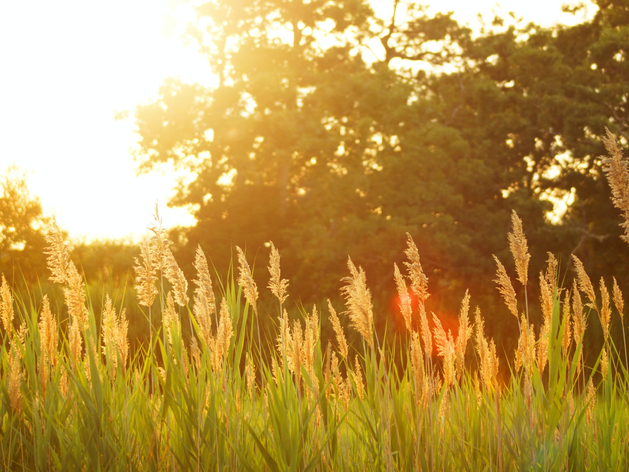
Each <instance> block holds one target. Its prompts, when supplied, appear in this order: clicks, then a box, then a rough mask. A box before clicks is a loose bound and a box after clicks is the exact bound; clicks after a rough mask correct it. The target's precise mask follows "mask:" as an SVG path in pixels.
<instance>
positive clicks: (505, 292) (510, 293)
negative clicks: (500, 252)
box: [494, 256, 519, 318]
mask: <svg viewBox="0 0 629 472" xmlns="http://www.w3.org/2000/svg"><path fill="white" fill-rule="evenodd" d="M494 260H495V261H496V265H497V266H498V269H497V272H496V276H497V278H496V279H495V280H494V282H496V284H498V287H497V289H498V291H499V292H500V294H501V295H502V298H503V299H504V301H505V304H506V305H507V308H509V311H510V312H511V314H512V315H513V316H515V317H516V318H519V316H518V301H517V298H516V296H515V290H514V289H513V285H512V284H511V279H510V278H509V276H508V275H507V271H506V270H505V268H504V266H503V265H502V263H501V262H500V260H499V259H498V258H497V257H496V256H494Z"/></svg>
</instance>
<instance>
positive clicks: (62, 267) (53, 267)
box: [44, 218, 70, 284]
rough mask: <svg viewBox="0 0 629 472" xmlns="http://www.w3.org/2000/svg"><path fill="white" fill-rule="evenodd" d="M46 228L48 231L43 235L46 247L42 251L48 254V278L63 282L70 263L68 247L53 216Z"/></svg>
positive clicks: (65, 279)
mask: <svg viewBox="0 0 629 472" xmlns="http://www.w3.org/2000/svg"><path fill="white" fill-rule="evenodd" d="M47 229H48V232H47V233H46V236H45V237H46V242H47V243H48V247H47V248H46V250H45V251H44V253H45V254H47V255H48V269H50V272H51V275H50V277H49V279H50V281H51V282H57V283H60V284H65V283H66V281H67V278H68V266H69V265H70V256H69V255H68V248H67V246H66V243H65V241H64V238H63V234H62V233H61V230H60V229H59V226H57V220H56V219H55V218H53V219H52V220H51V222H50V224H49V225H48V228H47Z"/></svg>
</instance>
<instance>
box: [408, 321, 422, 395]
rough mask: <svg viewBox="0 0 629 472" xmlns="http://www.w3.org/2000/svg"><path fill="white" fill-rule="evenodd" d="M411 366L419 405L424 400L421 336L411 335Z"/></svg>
mask: <svg viewBox="0 0 629 472" xmlns="http://www.w3.org/2000/svg"><path fill="white" fill-rule="evenodd" d="M411 366H412V367H413V377H414V384H415V401H416V403H417V404H418V405H419V403H420V400H421V399H422V389H423V386H424V375H425V369H424V359H423V353H422V347H421V343H420V341H419V334H417V333H416V332H413V333H412V334H411Z"/></svg>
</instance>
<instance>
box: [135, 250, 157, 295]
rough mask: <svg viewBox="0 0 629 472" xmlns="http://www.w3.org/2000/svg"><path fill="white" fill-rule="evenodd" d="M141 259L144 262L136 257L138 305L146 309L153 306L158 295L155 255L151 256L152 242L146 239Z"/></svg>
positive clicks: (141, 251)
mask: <svg viewBox="0 0 629 472" xmlns="http://www.w3.org/2000/svg"><path fill="white" fill-rule="evenodd" d="M140 257H141V259H142V261H141V262H140V260H138V258H137V257H136V258H135V259H134V260H135V266H134V267H133V269H134V271H135V282H136V283H135V290H136V293H137V297H138V303H139V304H140V305H144V306H146V307H151V306H153V301H155V296H156V295H157V287H155V282H156V281H157V277H155V264H154V262H153V255H152V254H151V247H150V242H149V240H148V239H147V238H144V240H143V241H142V243H141V244H140Z"/></svg>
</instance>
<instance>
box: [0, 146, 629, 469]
mask: <svg viewBox="0 0 629 472" xmlns="http://www.w3.org/2000/svg"><path fill="white" fill-rule="evenodd" d="M606 142H607V144H608V148H609V149H610V154H611V155H612V157H611V158H610V159H609V160H607V161H606V166H607V167H606V169H611V170H608V174H609V175H612V174H613V173H614V172H626V170H627V167H626V164H625V161H624V160H623V159H622V156H621V155H620V151H618V149H617V148H614V147H613V146H615V141H613V137H611V136H610V137H608V138H607V141H606ZM614 159H616V161H617V162H615V161H614ZM613 165H615V166H616V168H617V169H620V170H616V171H614V170H613V169H612V167H611V166H613ZM614 175H615V174H614ZM614 175H612V177H614ZM628 175H629V174H628ZM621 177H622V176H621ZM615 180H616V181H621V182H623V183H622V185H625V186H626V190H627V195H629V178H628V179H627V180H624V181H623V180H622V178H616V179H615ZM615 180H614V178H610V182H611V183H612V188H613V185H614V181H615ZM623 198H624V193H623V192H621V191H617V190H616V189H614V201H615V202H617V204H619V206H621V209H622V208H623V207H622V205H625V204H626V208H628V209H629V198H628V199H627V200H623ZM618 202H620V203H618ZM628 214H629V213H628ZM512 221H513V228H512V232H511V233H510V234H509V236H508V240H509V244H510V248H511V251H512V253H513V256H514V259H515V265H516V272H517V281H518V283H520V284H521V285H523V286H524V288H526V287H527V286H529V285H530V284H531V283H532V282H531V280H529V274H528V261H529V256H528V248H527V243H526V237H525V235H524V231H523V229H522V223H521V221H520V220H519V218H518V217H517V215H516V214H515V213H514V214H513V220H512ZM49 245H50V246H49V250H48V256H49V267H50V269H51V274H52V275H51V277H50V280H51V281H53V282H56V283H59V284H60V285H61V286H62V287H63V293H64V299H65V304H66V310H67V315H68V320H67V322H66V321H65V320H64V322H63V324H62V325H63V326H64V329H63V330H62V329H60V323H59V319H58V317H57V316H56V315H55V314H54V313H53V311H52V310H51V309H50V303H49V302H48V299H47V298H46V297H44V300H43V302H42V303H41V304H39V303H34V302H33V301H32V300H28V299H23V298H20V297H16V296H15V294H14V293H13V292H12V290H11V288H10V287H9V286H8V284H7V283H6V280H4V278H3V281H2V286H1V289H0V295H1V297H0V298H1V313H0V314H1V321H2V328H1V330H0V336H1V338H0V341H1V347H0V374H1V379H2V380H1V383H0V467H1V468H2V469H3V470H156V471H157V470H164V471H166V470H199V471H200V470H204V471H205V470H252V471H257V470H269V471H280V470H281V471H284V470H306V471H307V470H365V469H366V468H370V469H372V470H387V471H389V470H430V471H442V470H443V471H445V470H467V471H477V470H495V471H511V470H562V471H563V470H571V471H572V470H627V469H629V405H628V400H629V391H628V389H629V375H628V373H627V369H626V366H627V362H626V359H625V358H621V356H620V355H619V351H620V350H619V349H618V348H617V346H616V345H615V344H614V342H613V340H612V338H611V337H610V336H609V333H610V329H611V327H612V326H614V325H618V324H619V325H620V327H621V328H622V329H623V342H624V320H623V310H624V302H623V299H622V293H621V291H620V288H619V287H618V285H617V284H616V283H615V280H614V285H613V288H612V291H611V293H612V295H611V296H610V291H609V290H608V288H607V287H606V285H605V283H604V281H601V282H600V283H599V284H598V290H597V289H595V288H594V287H595V285H594V284H592V282H591V281H590V279H589V277H588V276H587V273H586V271H585V268H584V267H583V265H582V264H581V263H580V261H579V260H578V259H577V258H575V259H574V266H575V269H576V272H577V277H576V281H575V283H574V285H573V286H572V288H571V289H567V288H562V287H560V286H559V284H558V280H559V276H558V273H559V268H558V264H557V261H556V260H555V258H554V257H552V255H551V256H549V259H548V268H547V270H546V271H545V272H543V273H541V274H539V284H540V293H541V299H540V301H539V303H540V304H541V307H542V310H541V311H542V313H543V322H542V326H540V327H539V328H537V327H535V326H533V325H532V324H531V322H530V320H529V317H528V304H529V301H528V300H527V299H526V298H525V299H524V300H518V299H517V297H516V295H515V293H516V292H515V289H514V288H513V284H512V280H511V278H510V277H509V275H508V273H507V271H506V269H505V268H504V266H503V264H502V263H501V262H500V261H499V260H498V259H496V262H497V278H496V284H497V288H498V290H499V291H500V293H501V294H502V295H503V297H504V299H505V302H506V308H505V311H504V313H505V314H506V316H513V318H511V319H512V322H513V323H515V324H517V325H518V327H519V332H520V338H519V343H518V348H517V350H516V352H515V353H514V356H513V358H512V359H513V360H512V362H511V363H509V364H508V365H499V361H498V356H497V355H496V349H497V348H496V343H495V341H494V340H492V339H488V338H487V337H486V335H485V332H484V323H485V322H484V317H483V315H482V314H481V313H480V311H479V310H478V309H476V310H475V311H474V313H473V315H472V314H471V313H470V311H471V306H473V294H472V295H470V294H469V293H468V294H466V296H465V298H464V299H463V300H462V303H461V310H460V314H459V325H458V329H457V330H456V332H455V333H452V332H451V331H450V330H448V331H446V330H445V329H444V327H443V326H442V324H441V322H440V320H439V318H438V317H437V316H435V315H434V314H428V313H427V312H426V309H425V305H424V302H425V300H426V298H427V297H428V296H429V293H428V279H427V278H426V276H425V274H424V272H423V270H422V267H421V262H420V254H419V251H418V248H417V247H416V246H415V244H414V242H413V240H412V238H411V237H410V236H409V237H408V247H407V249H406V251H405V253H406V256H407V258H408V262H407V263H406V267H405V272H406V275H404V274H403V273H402V271H400V269H399V268H398V267H397V266H395V267H394V268H393V276H394V278H395V282H396V286H397V288H398V291H399V295H400V297H399V299H400V310H401V313H402V315H403V319H404V321H405V329H406V331H405V332H403V333H401V335H400V336H398V337H397V338H396V339H395V341H394V342H390V341H389V342H387V341H386V339H388V338H382V339H381V338H379V336H378V333H376V332H375V330H374V322H373V319H374V316H378V314H377V313H375V314H374V312H373V307H372V303H371V293H370V291H369V289H368V285H367V280H366V276H365V273H364V271H363V270H362V269H361V268H360V267H356V266H355V265H354V264H353V262H352V261H351V259H350V260H348V276H347V277H346V278H345V279H343V281H342V286H341V293H342V295H343V296H344V298H345V308H344V309H341V307H334V306H333V305H332V303H330V302H328V304H327V306H326V307H325V310H324V312H321V311H320V308H317V307H316V306H313V307H312V309H311V310H309V311H308V312H307V311H306V310H302V311H301V316H300V317H299V318H298V319H293V320H291V319H289V317H288V314H287V312H286V310H285V305H286V303H287V299H288V297H289V284H288V281H287V280H285V279H282V278H281V272H280V256H279V252H278V251H277V249H276V248H275V247H274V246H271V255H270V267H269V271H270V273H271V280H270V281H269V286H268V288H269V289H270V290H271V292H272V294H273V295H274V296H275V297H276V298H277V313H276V317H277V332H276V339H273V340H270V341H268V342H270V343H272V344H273V350H272V354H271V355H264V354H263V352H268V350H267V349H263V347H266V346H263V345H262V343H263V342H264V341H263V339H262V338H261V336H260V330H259V317H260V316H264V315H262V314H260V313H258V312H257V305H256V302H257V297H258V293H259V292H258V287H257V286H256V285H255V282H254V279H253V278H252V276H251V269H250V267H249V265H248V263H247V258H246V255H245V253H244V252H243V251H241V250H240V249H239V248H238V261H239V268H238V269H239V275H238V277H236V275H235V274H234V271H231V270H230V273H229V274H228V276H227V278H226V279H225V280H219V279H216V278H215V281H216V283H217V285H218V290H217V291H216V292H215V289H214V286H213V280H212V277H211V275H210V271H209V268H208V264H207V260H206V257H205V255H204V254H203V252H202V251H201V249H200V248H199V249H198V251H197V254H196V259H195V268H196V270H197V278H196V279H195V280H194V285H195V288H194V296H193V300H192V301H190V299H189V297H188V285H187V281H186V280H185V278H183V274H182V273H181V271H180V270H179V268H178V266H177V263H176V261H175V259H174V257H173V256H172V253H171V252H170V249H169V247H168V246H169V244H168V241H167V239H166V237H165V233H164V231H163V230H162V229H161V224H160V223H159V215H157V214H156V225H155V226H154V228H153V231H152V236H151V237H150V238H147V239H146V240H145V242H144V243H143V245H142V252H141V257H140V258H139V259H138V260H136V275H137V279H136V293H137V296H138V301H139V303H140V304H142V305H143V306H144V307H145V309H146V319H147V323H149V324H150V330H151V331H150V332H151V335H150V337H149V339H148V342H147V343H145V345H144V346H143V348H142V349H141V350H139V351H138V352H137V353H136V354H135V355H134V356H133V357H130V354H129V346H128V341H127V329H128V321H127V319H126V317H125V314H124V310H120V309H119V307H116V306H115V304H114V303H113V302H112V301H111V299H110V298H109V296H106V297H105V302H104V304H103V310H102V313H94V310H93V308H92V304H91V303H90V300H89V298H86V295H85V294H86V289H85V282H84V281H83V280H82V279H81V278H80V276H79V275H78V272H77V270H76V267H74V264H73V263H72V261H71V260H70V258H69V256H68V252H67V249H66V247H65V243H64V241H63V238H62V236H61V233H60V232H59V230H58V228H57V227H56V225H55V224H53V225H52V226H51V228H50V233H49ZM168 287H170V289H168ZM409 289H410V290H411V291H412V292H413V293H414V294H415V296H416V297H417V299H418V300H419V306H418V308H417V309H416V310H415V312H413V310H412V308H411V304H410V299H409ZM525 293H526V291H525ZM217 295H218V296H217ZM582 296H583V297H584V298H582ZM613 309H615V310H616V311H617V313H618V314H619V315H620V316H618V315H613V314H612V310H613ZM337 311H339V312H340V315H339V314H338V313H337ZM323 313H329V315H327V314H326V315H323ZM181 315H185V319H186V320H188V319H189V320H190V324H191V326H190V332H191V333H192V336H191V337H188V336H187V335H186V336H185V337H184V336H183V335H182V332H183V331H182V325H181V318H182V316H181ZM492 316H502V314H501V313H499V314H492ZM322 318H329V321H328V320H325V321H322ZM612 318H614V319H612ZM97 320H99V322H97ZM322 322H325V323H328V322H329V323H330V324H331V325H332V327H333V331H334V339H321V337H320V332H321V324H322ZM619 322H620V323H619ZM592 323H601V326H602V328H603V333H604V335H605V343H604V346H603V348H602V350H601V353H600V355H599V357H598V360H597V362H596V364H595V365H594V366H592V367H587V366H585V365H584V363H583V361H582V354H581V353H582V350H583V335H584V332H585V329H586V326H587V324H592ZM345 325H349V326H350V328H351V329H355V330H357V331H358V332H359V333H360V335H361V345H360V346H359V348H358V349H353V348H352V349H350V348H349V347H348V343H347V341H346V334H345V329H347V328H345V327H344V326H345ZM66 327H67V328H66ZM186 332H188V330H187V329H186ZM624 352H625V353H626V349H624ZM400 357H401V358H402V359H403V362H401V363H400V362H395V359H396V358H400ZM623 361H624V362H623Z"/></svg>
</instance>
